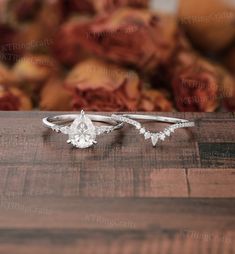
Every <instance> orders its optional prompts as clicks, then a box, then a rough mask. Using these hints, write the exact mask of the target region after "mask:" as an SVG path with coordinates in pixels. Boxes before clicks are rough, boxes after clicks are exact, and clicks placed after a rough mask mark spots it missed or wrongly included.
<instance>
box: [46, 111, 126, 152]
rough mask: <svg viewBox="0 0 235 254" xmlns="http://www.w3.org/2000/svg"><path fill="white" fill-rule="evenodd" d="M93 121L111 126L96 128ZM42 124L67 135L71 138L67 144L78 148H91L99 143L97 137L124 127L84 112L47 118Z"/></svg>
mask: <svg viewBox="0 0 235 254" xmlns="http://www.w3.org/2000/svg"><path fill="white" fill-rule="evenodd" d="M92 121H94V122H101V123H107V124H109V125H108V126H107V125H101V126H95V125H93V123H92ZM42 122H43V124H44V125H45V126H46V127H48V128H51V129H52V130H54V131H56V132H61V133H63V134H67V135H68V136H69V139H68V140H67V143H71V144H72V145H73V146H75V147H77V148H87V147H90V146H92V145H93V144H95V143H97V142H96V136H98V135H101V134H104V133H110V132H112V131H114V130H117V129H120V128H121V127H122V126H123V123H119V122H117V121H116V120H114V119H112V118H111V117H109V116H102V115H90V114H88V115H86V114H85V112H84V111H83V110H82V111H81V113H80V114H68V115H58V116H53V117H45V118H43V120H42Z"/></svg>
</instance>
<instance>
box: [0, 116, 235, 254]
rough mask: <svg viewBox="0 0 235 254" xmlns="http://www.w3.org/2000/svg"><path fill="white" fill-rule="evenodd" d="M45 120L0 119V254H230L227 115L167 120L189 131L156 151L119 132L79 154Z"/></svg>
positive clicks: (233, 181)
mask: <svg viewBox="0 0 235 254" xmlns="http://www.w3.org/2000/svg"><path fill="white" fill-rule="evenodd" d="M49 114H52V113H49ZM46 115H48V113H41V112H31V113H19V112H12V113H9V112H1V113H0V193H1V198H0V254H18V253H19V254H32V253H33V254H44V253H46V254H49V253H50V254H51V253H56V254H60V253H69V254H70V253H71V254H80V253H81V254H88V253H89V254H96V253H97V254H109V253H110V254H142V253H145V254H158V253H159V254H194V253H195V254H204V253H205V254H209V253H210V254H211V253H212V254H214V253H216V254H227V253H228V254H233V253H235V115H234V114H232V113H216V114H196V113H195V114H192V113H185V114H182V113H175V114H170V113H168V114H164V115H168V116H174V117H181V118H186V119H195V120H196V127H195V128H193V129H191V130H186V129H181V130H177V131H176V132H175V134H174V135H173V136H172V137H171V138H170V139H169V140H167V141H166V142H164V143H162V144H160V145H158V147H156V148H153V147H152V145H151V143H150V142H145V141H144V139H143V137H142V136H140V135H137V131H136V130H134V129H132V128H130V127H125V128H123V129H122V130H121V131H116V132H115V133H112V134H109V135H105V136H102V137H98V144H97V145H96V146H95V147H93V148H89V149H83V150H77V149H73V148H71V147H70V146H69V145H68V144H66V138H67V137H66V136H65V135H62V134H58V133H53V132H51V131H50V130H47V129H46V128H44V127H43V126H42V124H41V118H42V117H44V116H46ZM145 126H148V127H149V128H151V129H153V130H160V129H161V128H163V126H166V124H159V123H146V124H145Z"/></svg>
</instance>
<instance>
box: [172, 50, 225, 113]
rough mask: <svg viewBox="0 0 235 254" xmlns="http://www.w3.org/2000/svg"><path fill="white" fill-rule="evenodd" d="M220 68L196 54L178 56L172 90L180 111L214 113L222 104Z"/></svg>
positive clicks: (185, 53)
mask: <svg viewBox="0 0 235 254" xmlns="http://www.w3.org/2000/svg"><path fill="white" fill-rule="evenodd" d="M221 78H222V75H221V72H220V68H219V67H218V66H216V65H214V64H212V63H210V62H208V61H207V60H205V59H203V58H202V57H200V56H198V55H196V54H195V53H194V52H181V53H179V55H178V56H177V61H176V62H175V69H174V72H173V75H172V88H173V92H174V96H175V103H176V106H177V109H178V110H180V111H198V112H213V111H214V110H216V108H217V107H218V106H219V103H220V100H221V98H220V96H221V93H220V89H221V87H222V84H221Z"/></svg>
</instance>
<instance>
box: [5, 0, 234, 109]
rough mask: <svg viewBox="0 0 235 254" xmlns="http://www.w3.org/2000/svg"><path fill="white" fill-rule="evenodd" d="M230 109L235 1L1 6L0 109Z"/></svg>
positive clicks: (88, 0) (110, 0)
mask: <svg viewBox="0 0 235 254" xmlns="http://www.w3.org/2000/svg"><path fill="white" fill-rule="evenodd" d="M80 109H84V110H90V111H114V112H115V111H166V112H167V111H168V112H173V111H182V112H186V111H190V112H213V111H234V110H235V0H205V1H198V0H179V1H177V0H152V1H150V0H0V110H44V111H51V110H53V111H68V110H80Z"/></svg>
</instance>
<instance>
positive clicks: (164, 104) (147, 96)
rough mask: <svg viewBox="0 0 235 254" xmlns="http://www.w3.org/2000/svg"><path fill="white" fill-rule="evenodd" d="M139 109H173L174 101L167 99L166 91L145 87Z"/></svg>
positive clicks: (168, 110) (159, 110) (165, 110)
mask: <svg viewBox="0 0 235 254" xmlns="http://www.w3.org/2000/svg"><path fill="white" fill-rule="evenodd" d="M138 110H139V111H147V112H151V111H158V112H161V111H162V112H170V111H173V106H172V103H171V102H170V101H169V100H168V99H167V96H166V94H165V93H164V92H161V91H158V90H155V89H145V90H143V92H142V96H141V102H140V105H139V107H138Z"/></svg>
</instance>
